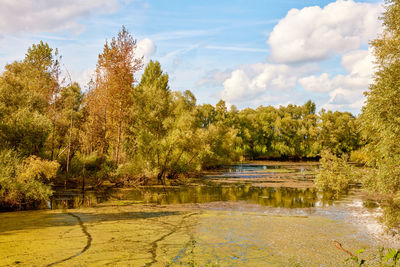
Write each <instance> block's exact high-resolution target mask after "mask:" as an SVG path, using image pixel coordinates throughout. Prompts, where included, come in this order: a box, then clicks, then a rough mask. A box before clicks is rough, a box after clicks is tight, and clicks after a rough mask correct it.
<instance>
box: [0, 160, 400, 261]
mask: <svg viewBox="0 0 400 267" xmlns="http://www.w3.org/2000/svg"><path fill="white" fill-rule="evenodd" d="M316 168H318V165H317V164H316V163H314V162H311V163H310V162H308V163H307V162H249V163H247V164H238V165H232V166H226V167H224V168H221V169H218V170H214V171H209V172H207V173H205V174H204V175H203V176H202V177H199V178H196V179H193V180H191V181H190V183H188V184H186V185H183V186H167V187H162V186H147V187H140V188H123V189H116V188H109V189H104V190H102V191H97V192H94V191H88V192H86V193H85V198H86V200H85V201H86V203H87V201H88V200H90V203H91V206H90V207H84V206H83V205H81V204H82V199H80V198H82V195H81V194H79V193H78V192H75V191H74V190H69V191H68V192H69V193H70V196H73V197H71V198H70V199H69V200H68V201H67V200H66V198H65V197H64V198H62V197H60V196H62V195H63V193H64V194H65V192H63V191H61V190H58V191H56V192H55V194H54V196H55V197H54V200H53V203H52V205H53V209H44V210H35V211H18V212H5V213H1V214H0V266H10V265H17V264H18V265H22V266H31V265H34V266H76V265H83V266H98V265H111V266H115V265H118V266H181V265H182V266H296V265H297V266H342V265H343V262H344V260H345V259H346V258H348V255H346V254H345V253H343V251H341V250H339V249H337V248H336V247H335V246H334V241H338V242H340V243H341V244H342V245H343V246H344V247H345V248H346V249H348V250H350V251H353V252H354V251H356V250H358V249H360V248H363V249H364V250H365V251H364V253H363V257H364V258H367V259H369V261H370V262H374V260H377V259H375V257H376V256H375V255H376V252H377V250H378V248H379V247H385V248H387V247H396V246H398V245H399V242H398V239H397V236H396V235H389V234H387V233H386V232H385V226H384V224H383V223H382V222H381V220H379V218H381V217H382V213H383V211H384V209H383V208H382V207H381V206H380V204H379V203H377V202H376V201H374V200H371V199H369V198H368V196H366V195H365V194H364V193H362V192H361V191H359V190H358V189H352V190H350V191H349V192H348V193H347V194H344V195H342V196H340V197H339V198H338V199H337V200H332V194H331V193H330V192H322V191H319V190H317V189H316V188H314V187H313V177H314V173H315V170H316ZM74 192H75V193H76V194H74ZM56 196H58V197H59V200H57V199H56Z"/></svg>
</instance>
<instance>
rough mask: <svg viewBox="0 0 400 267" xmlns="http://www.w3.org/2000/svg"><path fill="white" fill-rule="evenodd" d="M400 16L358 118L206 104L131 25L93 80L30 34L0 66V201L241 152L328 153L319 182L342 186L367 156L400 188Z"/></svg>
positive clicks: (373, 168)
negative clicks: (182, 86) (19, 52)
mask: <svg viewBox="0 0 400 267" xmlns="http://www.w3.org/2000/svg"><path fill="white" fill-rule="evenodd" d="M399 14H400V4H399V3H398V1H392V3H391V4H389V5H387V7H386V12H385V13H384V17H383V25H384V33H383V34H382V36H379V37H378V38H377V39H376V40H374V41H372V43H371V45H372V47H373V48H374V53H375V57H376V59H377V62H376V63H377V72H376V73H375V76H374V82H373V83H372V84H371V85H370V88H369V89H368V91H367V92H366V97H367V100H366V104H365V106H364V107H363V109H362V112H361V114H360V115H359V116H354V115H352V114H351V113H349V112H339V111H330V110H329V111H327V110H324V109H321V110H319V111H317V110H316V105H315V104H314V103H313V102H312V101H311V100H310V101H308V102H307V103H304V105H301V106H299V105H288V106H280V107H274V106H260V107H258V108H256V109H252V108H246V109H242V110H238V109H237V108H236V107H235V106H230V107H228V106H227V105H226V103H225V102H224V101H223V100H221V101H219V102H218V103H217V104H216V105H215V106H214V105H211V104H198V103H196V98H195V96H194V95H193V93H192V92H190V91H189V90H187V91H184V92H180V91H174V90H173V88H170V86H169V81H168V79H169V78H168V74H167V73H165V72H164V71H163V70H162V66H161V64H160V63H159V62H157V61H150V62H149V63H148V64H146V65H144V61H143V58H138V57H137V56H136V51H135V49H136V40H135V39H134V37H133V36H132V35H131V34H130V33H129V32H128V30H127V29H126V28H125V27H122V29H121V30H120V32H119V33H118V34H117V36H116V37H114V38H112V39H111V40H108V41H106V42H105V44H104V48H103V51H101V52H100V54H99V56H98V62H97V66H96V70H95V73H94V76H93V79H92V80H91V81H90V83H89V84H88V90H83V89H82V88H81V87H80V85H79V84H78V83H76V82H74V81H73V80H72V79H71V77H70V75H69V73H68V70H66V69H64V68H63V64H62V57H61V55H60V54H59V52H58V50H57V49H56V48H52V47H50V46H49V45H48V44H47V43H44V42H40V43H38V44H33V45H32V46H31V47H30V48H28V50H27V52H26V55H25V58H24V59H23V60H21V61H15V62H13V63H10V64H8V65H6V66H5V67H4V71H3V73H2V74H1V76H0V206H3V207H21V205H27V204H29V203H34V202H37V201H42V200H46V199H48V198H49V197H50V196H51V194H52V189H51V188H52V186H53V185H59V186H64V187H66V188H67V187H76V186H78V184H81V183H82V182H84V183H86V184H88V185H91V186H93V187H99V186H101V185H102V184H104V183H112V184H114V185H115V186H130V185H139V184H149V183H150V184H155V183H157V184H162V185H166V184H170V183H171V181H174V180H176V179H184V178H185V177H188V176H190V175H193V174H195V173H197V172H200V171H202V170H206V169H210V168H215V167H217V166H221V165H226V164H229V163H232V162H237V161H243V160H244V159H287V160H306V159H313V160H318V159H320V158H321V157H322V159H321V163H322V166H323V171H321V173H320V174H319V175H318V176H317V185H319V186H320V187H321V188H324V187H334V186H335V185H336V186H337V184H338V183H340V182H342V181H338V179H333V180H332V181H330V180H329V179H330V177H331V176H332V174H336V175H337V174H338V173H341V174H343V175H342V176H343V179H344V180H346V181H345V183H344V185H339V186H338V187H337V188H339V189H343V188H344V187H346V186H347V185H348V184H349V183H351V181H352V180H356V181H361V180H360V179H359V178H360V177H354V172H353V170H351V169H349V168H350V167H351V166H350V167H347V165H346V162H347V161H352V162H354V161H356V162H359V163H362V164H365V166H367V168H366V170H367V171H366V172H365V173H364V174H363V179H362V181H361V183H363V184H365V185H366V186H367V187H368V188H370V189H371V190H374V191H377V192H384V193H397V192H398V191H399V190H400V168H399V167H398V162H399V160H400V143H399V142H397V140H399V139H400V120H399V118H400V117H399V114H400V104H399V100H400V76H399V75H400V53H399V49H398V44H399V42H400V19H399ZM141 71H142V72H143V74H142V75H141V77H140V80H137V79H138V76H139V72H141ZM324 170H325V172H324ZM350 176H351V177H350ZM82 180H84V181H82ZM85 180H86V181H85ZM339 180H340V179H339Z"/></svg>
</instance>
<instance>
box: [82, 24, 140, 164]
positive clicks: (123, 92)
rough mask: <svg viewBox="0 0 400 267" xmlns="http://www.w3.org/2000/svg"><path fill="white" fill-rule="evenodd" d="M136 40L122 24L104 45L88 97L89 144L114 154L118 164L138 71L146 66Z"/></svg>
mask: <svg viewBox="0 0 400 267" xmlns="http://www.w3.org/2000/svg"><path fill="white" fill-rule="evenodd" d="M135 48H136V40H135V39H133V37H132V36H131V34H130V33H129V32H128V31H127V30H126V28H125V27H122V29H121V31H120V32H119V33H118V37H117V38H112V40H111V42H110V43H108V42H106V44H105V45H104V49H103V53H101V54H100V55H99V60H98V63H97V68H96V78H95V80H94V81H93V83H92V84H91V88H90V91H89V93H88V95H87V99H86V108H87V111H88V123H87V125H86V131H87V133H88V135H89V138H88V139H87V143H86V146H87V147H88V149H89V151H90V152H94V151H95V150H98V151H99V152H100V156H101V157H103V156H106V155H110V156H112V158H113V159H114V161H115V162H116V164H117V165H118V164H119V162H120V160H121V155H120V154H121V144H123V142H124V141H123V139H124V136H123V135H122V134H123V128H124V127H125V126H124V125H125V123H126V117H127V115H128V113H129V109H130V107H131V105H132V98H131V94H132V92H133V83H134V82H135V78H134V74H135V72H137V71H138V70H139V69H140V68H141V67H142V59H140V58H136V57H135Z"/></svg>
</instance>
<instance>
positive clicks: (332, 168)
mask: <svg viewBox="0 0 400 267" xmlns="http://www.w3.org/2000/svg"><path fill="white" fill-rule="evenodd" d="M321 156H322V157H321V159H320V163H321V168H320V169H319V171H318V172H317V175H316V178H315V186H316V187H317V188H319V189H322V190H332V191H334V192H335V193H336V195H337V194H338V193H339V192H342V191H344V190H346V189H347V188H348V187H349V184H350V183H352V182H354V178H355V175H354V169H353V167H352V166H351V165H349V164H348V163H347V156H346V155H343V156H342V157H341V158H339V157H336V156H335V155H333V154H332V153H331V152H329V151H328V150H324V151H323V152H322V154H321Z"/></svg>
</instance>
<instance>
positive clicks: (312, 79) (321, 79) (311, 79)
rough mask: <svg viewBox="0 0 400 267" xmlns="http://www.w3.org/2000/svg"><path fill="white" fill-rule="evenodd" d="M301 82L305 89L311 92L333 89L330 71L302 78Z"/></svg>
mask: <svg viewBox="0 0 400 267" xmlns="http://www.w3.org/2000/svg"><path fill="white" fill-rule="evenodd" d="M299 83H300V85H301V86H303V88H304V89H306V90H307V91H311V92H329V91H330V90H331V89H332V81H331V79H330V74H328V73H323V74H321V75H320V76H315V75H311V76H307V77H303V78H300V79H299Z"/></svg>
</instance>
